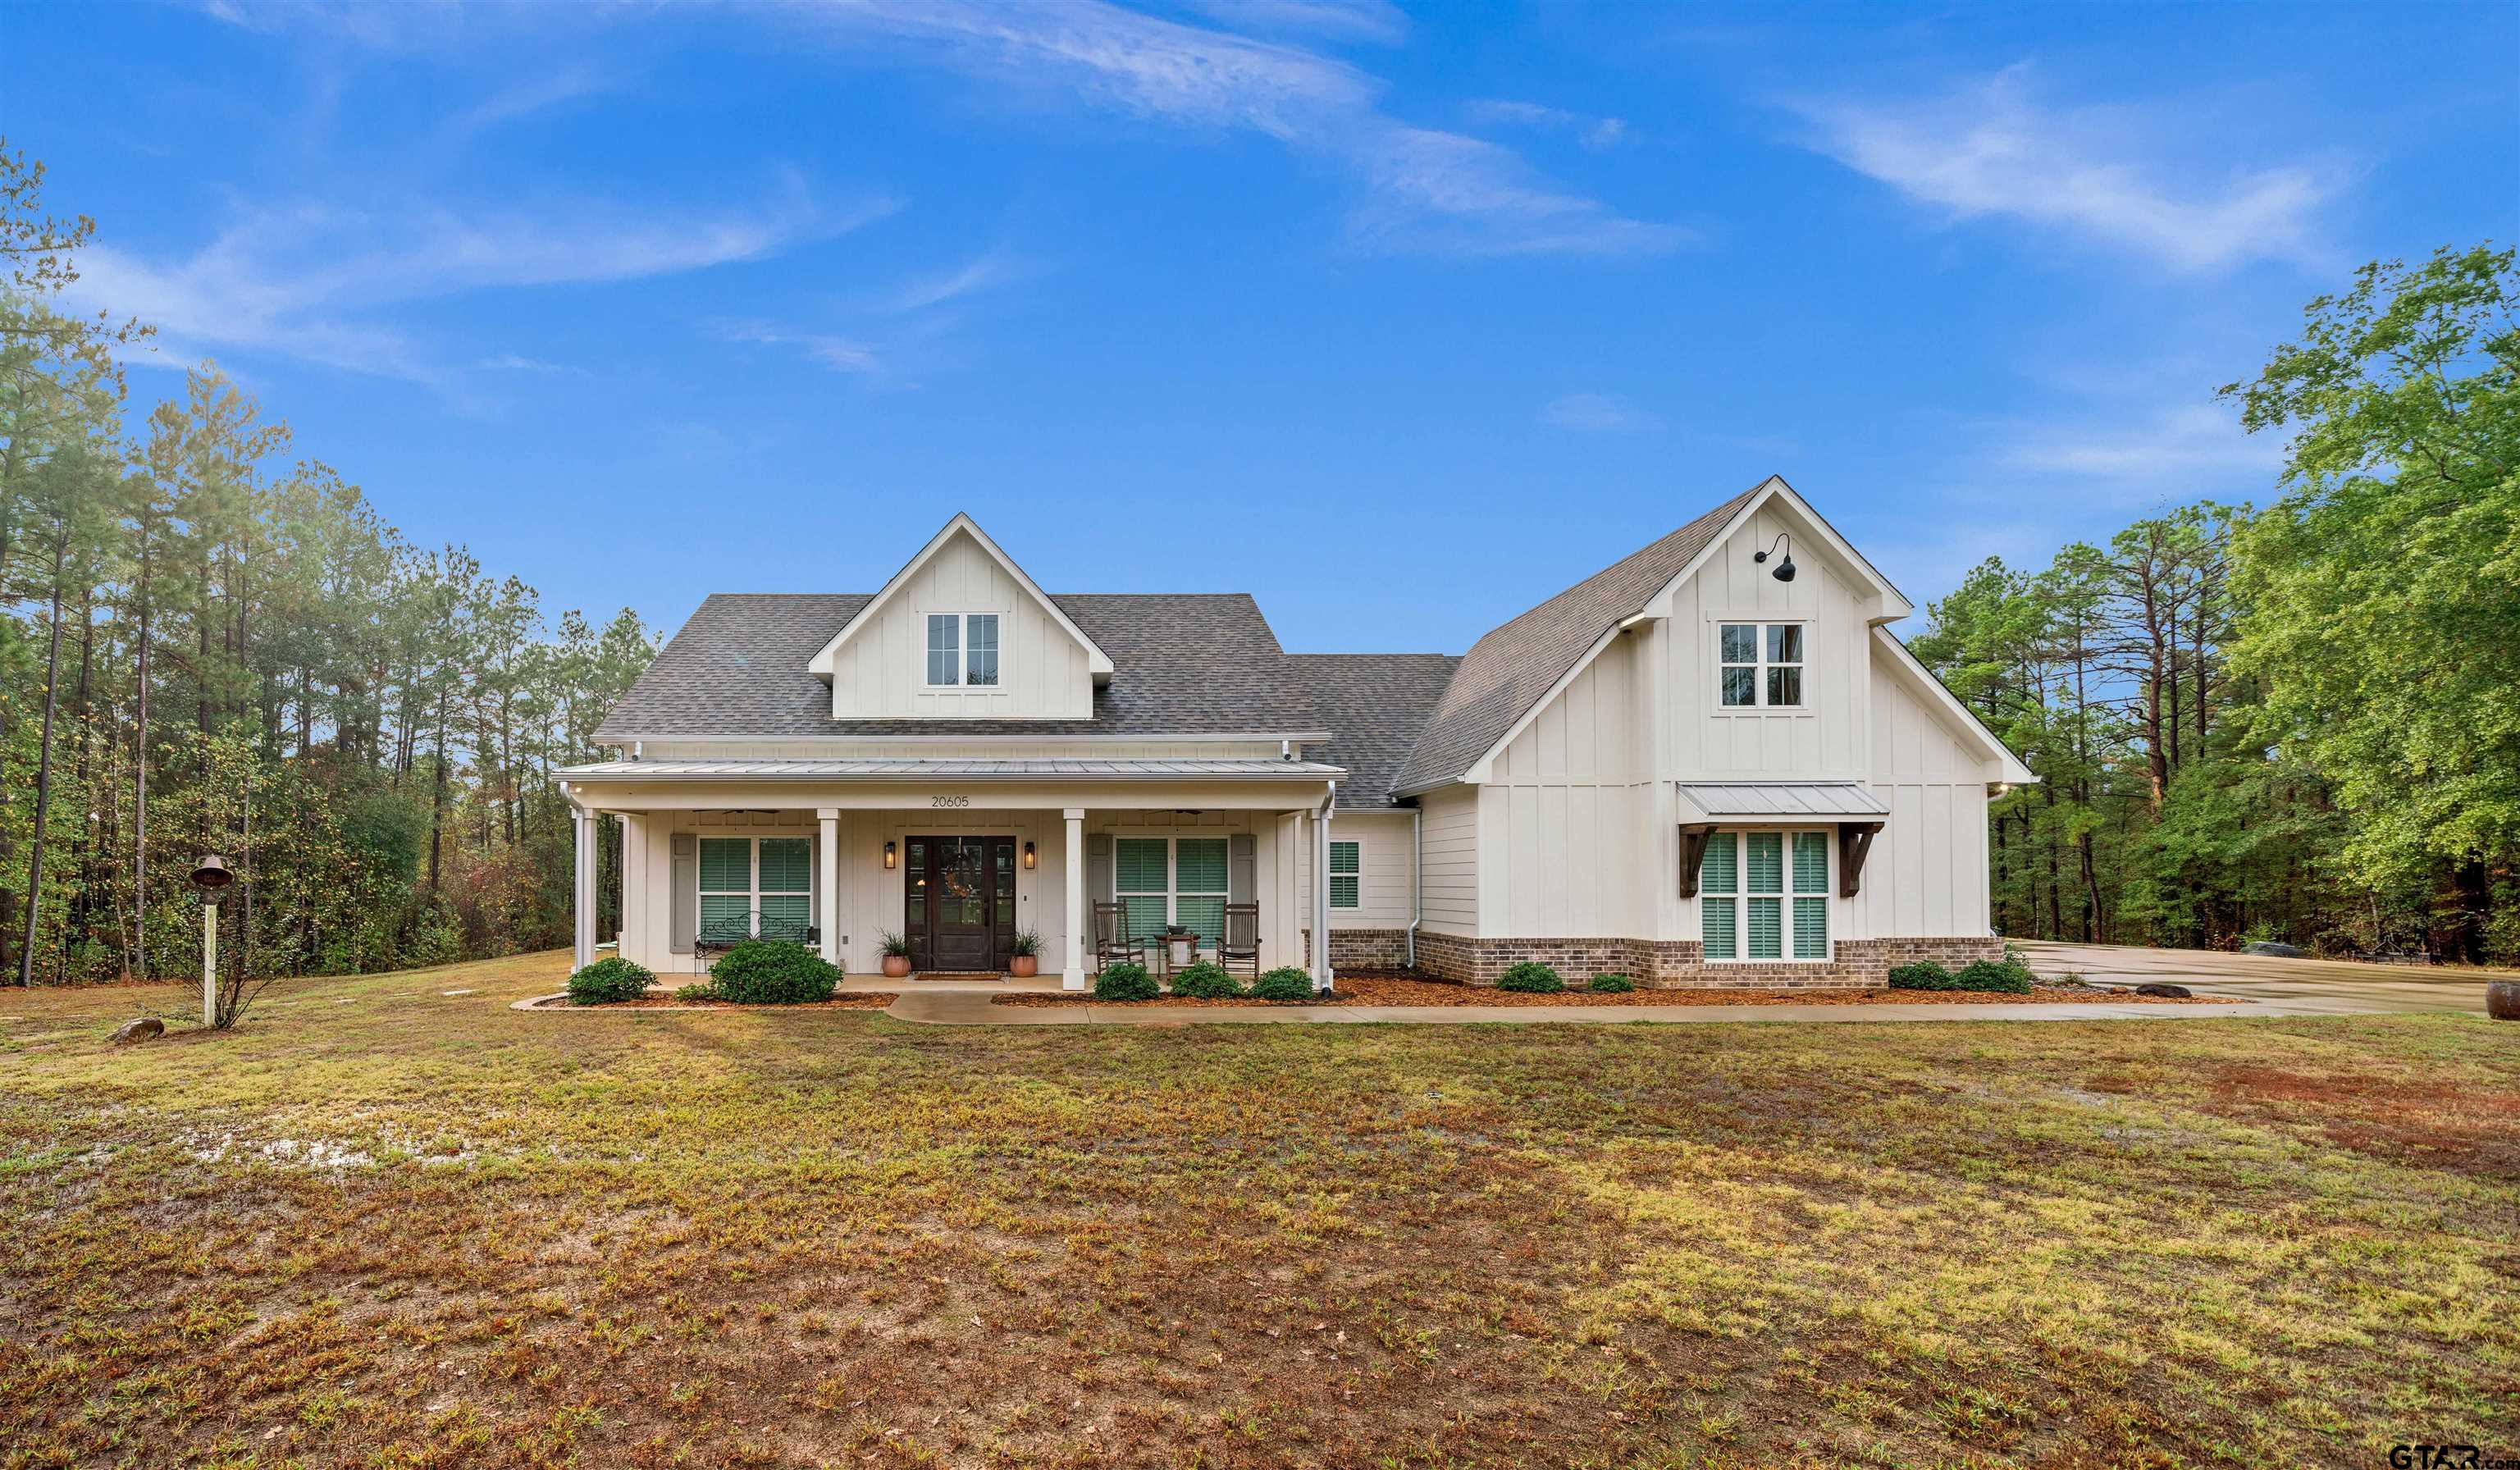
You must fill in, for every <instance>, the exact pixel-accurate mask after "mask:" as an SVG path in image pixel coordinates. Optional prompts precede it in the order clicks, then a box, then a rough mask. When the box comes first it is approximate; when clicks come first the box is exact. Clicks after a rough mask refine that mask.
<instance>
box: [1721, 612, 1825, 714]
mask: <svg viewBox="0 0 2520 1470" xmlns="http://www.w3.org/2000/svg"><path fill="white" fill-rule="evenodd" d="M1715 636H1716V640H1717V648H1718V651H1719V653H1720V655H1721V662H1722V664H1723V670H1724V672H1723V681H1724V683H1723V687H1722V690H1721V692H1722V696H1723V703H1724V707H1725V708H1727V709H1756V708H1761V707H1765V708H1772V709H1799V708H1801V707H1802V702H1803V625H1802V624H1800V623H1723V624H1719V625H1718V626H1717V628H1716V630H1715Z"/></svg>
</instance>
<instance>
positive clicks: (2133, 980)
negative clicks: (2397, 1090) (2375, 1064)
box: [2012, 939, 2520, 1016]
mask: <svg viewBox="0 0 2520 1470" xmlns="http://www.w3.org/2000/svg"><path fill="white" fill-rule="evenodd" d="M2012 945H2013V947H2014V948H2016V949H2018V950H2020V951H2021V954H2022V957H2023V958H2026V959H2027V960H2029V962H2030V967H2031V969H2033V970H2035V971H2037V972H2038V973H2039V974H2042V975H2051V976H2052V975H2061V974H2064V973H2066V972H2067V971H2072V972H2074V973H2077V974H2080V975H2081V976H2082V977H2083V978H2084V979H2086V980H2089V981H2091V982H2092V983H2093V984H2094V985H2141V984H2143V983H2144V982H2145V981H2147V980H2168V981H2171V982H2173V983H2175V984H2179V985H2184V986H2186V987H2187V988H2188V989H2189V990H2192V991H2194V992H2196V994H2198V995H2200V996H2231V997H2234V998H2245V999H2248V1000H2252V1001H2269V1002H2280V1003H2281V1004H2282V1005H2283V1007H2284V1009H2285V1010H2287V1011H2289V1012H2292V1013H2294V1014H2301V1013H2304V1012H2326V1013H2333V1014H2340V1015H2342V1014H2356V1013H2359V1014H2366V1015H2367V1014H2369V1013H2371V1012H2373V1011H2395V1012H2415V1011H2452V1012H2455V1013H2458V1014H2462V1015H2480V1016H2481V1015H2483V1014H2485V982H2486V981H2488V980H2512V979H2520V974H2515V973H2513V972H2511V971H2506V970H2477V969H2460V968H2455V967H2452V966H2447V965H2444V966H2431V965H2403V964H2360V963H2356V962H2354V961H2352V960H2345V959H2273V958H2266V957H2264V956H2258V955H2226V954H2222V953H2219V952H2217V951H2213V950H2140V949H2135V948H2132V947H2129V946H2125V945H2107V944H2049V943H2048V942H2046V941H2044V940H2035V939H2016V940H2013V941H2012Z"/></svg>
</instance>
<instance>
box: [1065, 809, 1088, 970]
mask: <svg viewBox="0 0 2520 1470" xmlns="http://www.w3.org/2000/svg"><path fill="white" fill-rule="evenodd" d="M1061 815H1063V816H1064V817H1066V819H1067V967H1066V968H1065V969H1063V970H1061V971H1060V972H1059V977H1058V983H1059V985H1060V987H1061V988H1062V989H1066V990H1083V989H1084V988H1085V924H1086V918H1087V914H1086V912H1085V809H1084V808H1083V807H1068V808H1066V809H1065V811H1064V812H1063V813H1062V814H1061Z"/></svg>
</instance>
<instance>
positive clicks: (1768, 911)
mask: <svg viewBox="0 0 2520 1470" xmlns="http://www.w3.org/2000/svg"><path fill="white" fill-rule="evenodd" d="M1784 906H1785V901H1784V900H1783V899H1773V898H1754V899H1752V900H1750V958H1753V959H1781V958H1784V954H1785V935H1784V913H1783V912H1782V911H1783V909H1784Z"/></svg>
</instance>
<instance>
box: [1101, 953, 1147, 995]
mask: <svg viewBox="0 0 2520 1470" xmlns="http://www.w3.org/2000/svg"><path fill="white" fill-rule="evenodd" d="M1161 994H1163V989H1162V987H1160V986H1158V985H1156V984H1155V977H1154V976H1152V975H1149V974H1148V973H1147V967H1146V966H1145V965H1143V964H1131V963H1128V962H1127V961H1125V960H1124V961H1122V962H1121V963H1119V964H1115V965H1113V966H1111V967H1110V968H1109V969H1106V970H1104V971H1103V972H1102V973H1101V974H1099V975H1097V976H1095V977H1094V999H1095V1000H1097V1001H1151V1000H1153V999H1154V998H1155V997H1157V996H1159V995H1161Z"/></svg>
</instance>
